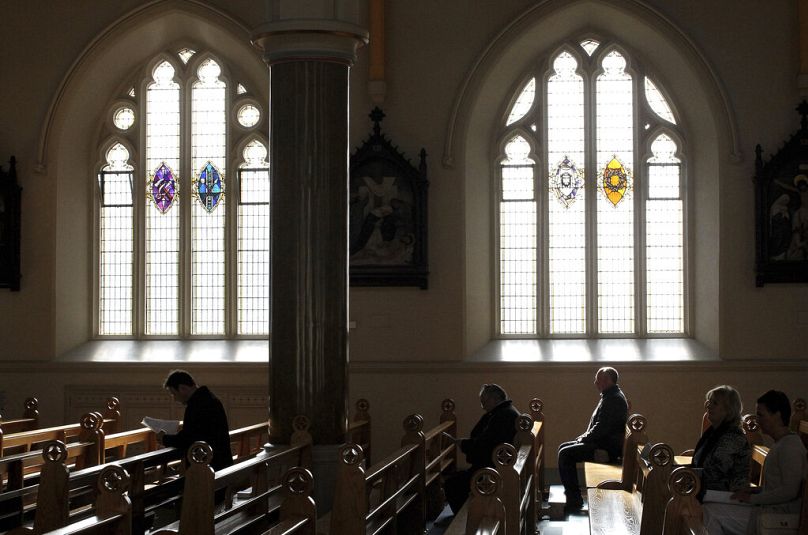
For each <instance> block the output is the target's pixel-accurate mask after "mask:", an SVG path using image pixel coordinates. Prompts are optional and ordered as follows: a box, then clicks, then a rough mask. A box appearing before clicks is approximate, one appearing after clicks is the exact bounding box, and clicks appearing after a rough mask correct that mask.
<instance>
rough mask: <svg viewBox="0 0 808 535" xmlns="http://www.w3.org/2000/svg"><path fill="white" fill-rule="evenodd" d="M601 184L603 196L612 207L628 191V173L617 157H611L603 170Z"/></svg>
mask: <svg viewBox="0 0 808 535" xmlns="http://www.w3.org/2000/svg"><path fill="white" fill-rule="evenodd" d="M602 183H603V194H604V195H606V198H607V199H609V202H611V203H612V205H614V206H617V204H618V203H619V202H620V201H622V200H623V197H625V195H626V193H627V192H628V190H629V172H628V170H626V168H625V166H623V164H622V163H620V160H618V159H617V156H613V157H612V159H611V161H609V163H607V164H606V167H605V168H604V169H603V182H602Z"/></svg>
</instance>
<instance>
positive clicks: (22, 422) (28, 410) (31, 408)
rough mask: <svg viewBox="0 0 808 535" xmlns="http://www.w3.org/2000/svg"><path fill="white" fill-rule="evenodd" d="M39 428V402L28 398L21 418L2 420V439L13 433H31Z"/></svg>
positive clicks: (0, 443)
mask: <svg viewBox="0 0 808 535" xmlns="http://www.w3.org/2000/svg"><path fill="white" fill-rule="evenodd" d="M37 427H39V400H37V399H36V398H28V399H26V400H25V402H24V403H23V411H22V416H21V417H20V418H0V437H2V436H3V435H8V434H11V433H20V432H22V431H30V430H31V429H36V428H37ZM0 445H2V442H0Z"/></svg>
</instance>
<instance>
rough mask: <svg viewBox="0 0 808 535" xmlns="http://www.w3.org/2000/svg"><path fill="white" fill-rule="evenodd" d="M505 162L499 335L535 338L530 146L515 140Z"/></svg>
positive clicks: (535, 305)
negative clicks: (532, 335)
mask: <svg viewBox="0 0 808 535" xmlns="http://www.w3.org/2000/svg"><path fill="white" fill-rule="evenodd" d="M505 154H506V158H505V160H503V162H502V176H501V180H502V192H503V193H502V202H501V203H500V208H499V217H500V227H499V228H500V237H499V243H500V259H499V261H500V262H499V263H500V300H501V303H500V331H501V332H502V333H503V334H536V332H537V321H536V319H537V318H536V314H537V271H536V203H535V202H534V201H533V182H534V177H533V164H534V162H533V160H532V159H530V157H529V154H530V144H529V143H528V142H527V140H526V139H524V138H523V137H522V136H514V137H513V138H512V139H511V140H510V141H509V142H508V143H507V145H506V146H505Z"/></svg>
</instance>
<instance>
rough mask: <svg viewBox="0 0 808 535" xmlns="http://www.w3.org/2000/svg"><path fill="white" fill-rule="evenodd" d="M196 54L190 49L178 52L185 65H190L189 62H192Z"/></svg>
mask: <svg viewBox="0 0 808 535" xmlns="http://www.w3.org/2000/svg"><path fill="white" fill-rule="evenodd" d="M194 54H196V52H195V51H193V50H191V49H190V48H183V49H182V50H180V51H179V52H177V55H178V56H179V57H180V59H181V60H182V62H183V63H188V60H190V59H191V57H192V56H193V55H194Z"/></svg>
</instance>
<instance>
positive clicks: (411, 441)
mask: <svg viewBox="0 0 808 535" xmlns="http://www.w3.org/2000/svg"><path fill="white" fill-rule="evenodd" d="M403 427H404V432H405V433H404V437H403V438H402V440H401V444H402V447H401V448H400V449H398V450H396V451H395V452H393V453H392V454H391V455H389V456H387V457H386V458H384V459H382V460H381V461H379V462H377V463H375V464H374V465H373V466H371V467H370V468H368V469H367V470H365V468H364V467H363V464H364V462H363V461H364V452H363V451H362V448H361V447H359V446H358V445H356V444H346V445H345V446H343V447H342V448H341V449H340V454H339V460H340V466H339V469H338V473H337V482H336V488H335V492H334V505H333V509H332V511H331V518H330V521H331V522H330V524H331V529H330V533H331V534H332V535H360V534H361V535H365V534H366V533H377V532H381V531H382V530H385V529H390V530H392V532H394V533H397V534H401V535H405V534H408V533H412V534H416V533H417V534H419V535H420V534H421V533H423V531H424V527H425V525H426V518H425V517H426V508H425V500H424V495H425V482H424V473H425V467H426V457H425V452H424V449H425V440H424V433H423V432H422V429H423V418H422V417H421V416H420V415H418V414H412V415H410V416H408V417H407V418H405V419H404V424H403Z"/></svg>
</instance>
